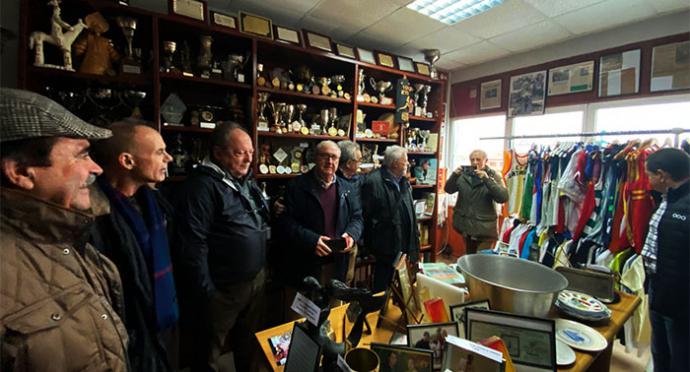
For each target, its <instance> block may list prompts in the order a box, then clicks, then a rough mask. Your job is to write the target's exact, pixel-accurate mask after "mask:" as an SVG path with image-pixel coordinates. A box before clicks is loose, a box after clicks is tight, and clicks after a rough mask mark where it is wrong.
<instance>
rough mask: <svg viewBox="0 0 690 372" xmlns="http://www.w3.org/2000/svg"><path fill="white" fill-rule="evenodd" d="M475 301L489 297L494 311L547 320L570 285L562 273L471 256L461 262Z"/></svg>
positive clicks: (503, 259) (523, 262)
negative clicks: (552, 307)
mask: <svg viewBox="0 0 690 372" xmlns="http://www.w3.org/2000/svg"><path fill="white" fill-rule="evenodd" d="M458 271H460V272H462V273H463V274H464V275H465V281H466V282H467V286H468V287H469V291H470V297H471V298H472V300H481V299H485V298H488V299H489V301H490V303H491V308H492V309H494V310H500V311H507V312H511V313H515V314H521V315H527V316H535V317H545V316H546V315H547V314H548V312H549V309H550V308H551V305H552V304H553V302H554V301H555V299H556V295H557V294H558V292H560V291H561V290H563V289H565V288H566V287H567V286H568V280H567V279H566V278H565V276H563V275H561V274H560V273H559V272H557V271H555V270H552V269H550V268H548V267H546V266H544V265H541V264H538V263H536V262H531V261H527V260H521V259H518V258H513V257H506V256H497V255H488V254H470V255H465V256H462V257H460V258H459V259H458Z"/></svg>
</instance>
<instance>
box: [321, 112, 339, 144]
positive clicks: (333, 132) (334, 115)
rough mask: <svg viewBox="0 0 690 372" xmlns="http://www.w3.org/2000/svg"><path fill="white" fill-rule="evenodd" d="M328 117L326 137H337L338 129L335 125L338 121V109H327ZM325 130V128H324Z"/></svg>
mask: <svg viewBox="0 0 690 372" xmlns="http://www.w3.org/2000/svg"><path fill="white" fill-rule="evenodd" d="M328 117H329V119H330V120H329V122H330V125H329V126H328V135H329V136H331V137H335V136H337V135H338V128H336V126H335V123H336V122H337V121H338V108H336V107H331V108H329V109H328ZM324 129H325V127H324Z"/></svg>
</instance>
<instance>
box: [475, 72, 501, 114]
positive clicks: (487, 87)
mask: <svg viewBox="0 0 690 372" xmlns="http://www.w3.org/2000/svg"><path fill="white" fill-rule="evenodd" d="M501 82H502V80H501V79H496V80H491V81H485V82H483V83H482V84H481V87H480V89H479V90H480V93H479V94H480V97H479V110H488V109H495V108H500V107H501Z"/></svg>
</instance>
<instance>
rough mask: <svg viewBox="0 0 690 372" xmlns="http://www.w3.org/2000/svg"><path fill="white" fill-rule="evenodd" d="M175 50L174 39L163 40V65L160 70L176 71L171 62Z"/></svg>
mask: <svg viewBox="0 0 690 372" xmlns="http://www.w3.org/2000/svg"><path fill="white" fill-rule="evenodd" d="M175 50H177V43H176V42H174V41H169V40H166V41H163V66H162V67H161V72H178V71H179V70H178V69H177V67H175V64H174V62H173V60H174V58H175Z"/></svg>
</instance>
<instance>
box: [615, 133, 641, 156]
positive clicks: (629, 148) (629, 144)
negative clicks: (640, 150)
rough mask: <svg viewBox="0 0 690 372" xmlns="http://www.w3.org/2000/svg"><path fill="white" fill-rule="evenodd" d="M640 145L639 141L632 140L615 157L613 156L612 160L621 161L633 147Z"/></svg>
mask: <svg viewBox="0 0 690 372" xmlns="http://www.w3.org/2000/svg"><path fill="white" fill-rule="evenodd" d="M639 144H640V139H639V138H638V139H634V140H632V141H630V142H628V144H627V145H625V147H624V148H623V150H621V151H619V152H618V153H617V154H616V155H614V156H613V160H621V159H623V158H624V157H625V156H626V155H627V154H628V152H630V151H631V150H632V149H633V148H634V147H635V146H637V145H639Z"/></svg>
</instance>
